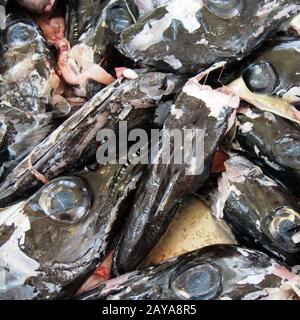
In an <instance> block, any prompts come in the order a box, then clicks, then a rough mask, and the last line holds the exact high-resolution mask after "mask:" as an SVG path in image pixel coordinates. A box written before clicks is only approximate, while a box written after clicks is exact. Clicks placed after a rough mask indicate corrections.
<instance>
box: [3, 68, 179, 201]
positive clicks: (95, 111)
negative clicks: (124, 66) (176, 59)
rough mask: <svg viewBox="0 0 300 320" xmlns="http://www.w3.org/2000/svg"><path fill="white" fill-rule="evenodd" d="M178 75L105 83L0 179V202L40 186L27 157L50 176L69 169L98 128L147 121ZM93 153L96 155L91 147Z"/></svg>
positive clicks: (176, 82)
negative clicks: (102, 88)
mask: <svg viewBox="0 0 300 320" xmlns="http://www.w3.org/2000/svg"><path fill="white" fill-rule="evenodd" d="M180 79H181V77H177V76H174V75H172V74H164V73H157V72H150V73H147V74H141V76H140V77H139V78H138V79H136V80H131V81H125V80H117V81H116V82H115V83H113V84H112V85H110V86H108V87H106V88H105V89H104V90H102V91H101V92H99V93H98V94H97V95H96V96H94V97H93V98H92V99H91V100H90V101H89V102H87V103H86V104H85V105H84V106H83V107H82V108H81V109H80V110H78V111H77V112H76V113H75V114H74V115H73V116H71V117H70V118H69V119H67V120H66V121H65V122H64V123H63V124H62V125H61V126H59V127H58V128H57V129H56V130H55V131H53V132H52V133H51V134H50V135H49V136H48V137H47V138H46V139H45V140H44V141H42V142H41V143H40V144H39V145H38V146H37V147H36V148H34V149H33V151H32V152H31V154H30V155H29V156H27V157H26V158H25V159H24V160H23V161H22V162H21V163H20V164H19V165H18V166H17V167H15V168H14V169H13V171H12V172H11V173H10V174H9V175H8V176H7V177H6V178H5V179H4V181H3V182H2V184H1V185H0V207H4V206H7V205H8V204H11V203H13V202H15V201H16V200H18V199H20V197H21V198H22V197H24V196H27V195H28V194H29V195H30V194H31V192H32V190H34V189H36V188H38V187H39V186H41V181H39V180H38V179H37V178H36V176H35V175H34V174H33V173H32V170H30V168H29V162H31V163H32V165H33V167H34V168H35V170H37V171H38V172H39V173H41V174H42V175H44V176H45V177H46V178H48V180H52V179H54V178H55V177H57V176H58V175H60V174H62V173H63V172H64V171H65V170H70V168H72V166H74V165H75V164H76V163H77V161H78V160H79V159H81V161H82V158H84V157H85V156H86V154H85V152H86V149H87V148H89V146H90V144H91V143H96V135H97V133H98V131H99V130H100V129H102V128H112V129H113V128H115V127H116V126H117V125H118V122H119V120H129V121H130V122H129V124H128V127H131V128H132V127H133V126H134V125H137V126H140V125H143V124H145V121H147V122H148V123H149V122H150V121H151V120H152V117H153V113H154V111H155V107H157V106H158V105H159V103H160V102H161V100H162V99H163V98H164V97H169V96H170V95H172V94H175V93H176V92H177V91H178V90H179V88H178V86H179V87H180V86H181V80H180ZM147 115H148V117H147ZM139 120H141V121H140V122H139ZM130 123H132V124H131V125H130ZM95 152H96V151H95ZM93 156H94V159H95V153H94V154H93Z"/></svg>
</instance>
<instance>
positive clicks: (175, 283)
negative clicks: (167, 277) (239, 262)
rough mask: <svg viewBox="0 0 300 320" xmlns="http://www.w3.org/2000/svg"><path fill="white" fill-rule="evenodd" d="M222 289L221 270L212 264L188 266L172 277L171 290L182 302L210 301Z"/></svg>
mask: <svg viewBox="0 0 300 320" xmlns="http://www.w3.org/2000/svg"><path fill="white" fill-rule="evenodd" d="M221 288H222V278H221V275H220V273H219V270H218V269H217V268H216V267H215V266H213V265H211V264H208V263H207V264H201V265H193V266H187V267H185V268H184V269H183V270H182V269H181V270H180V269H179V270H178V271H177V272H175V273H174V274H173V275H172V278H171V289H172V291H173V292H174V293H175V295H176V296H177V297H178V298H179V299H182V300H210V299H214V298H216V297H218V295H219V293H220V291H221Z"/></svg>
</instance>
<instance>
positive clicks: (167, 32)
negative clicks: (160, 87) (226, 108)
mask: <svg viewBox="0 0 300 320" xmlns="http://www.w3.org/2000/svg"><path fill="white" fill-rule="evenodd" d="M184 3H185V1H183V0H174V1H171V2H170V3H167V4H166V5H164V6H160V7H158V8H156V9H155V10H153V11H151V13H149V14H148V15H146V16H144V17H142V18H141V19H139V21H138V22H137V23H136V24H134V25H132V26H131V27H129V28H127V29H126V30H124V32H123V33H122V34H121V42H120V45H119V46H118V48H119V50H120V51H121V52H122V53H123V54H125V55H126V56H128V57H129V58H131V59H133V60H134V61H135V62H140V63H143V64H147V65H150V66H152V67H155V68H156V69H158V70H167V71H172V72H178V73H189V74H196V73H198V72H199V71H200V70H203V69H204V68H206V67H208V66H210V65H212V64H214V63H215V62H218V61H221V60H227V61H228V62H234V61H237V60H240V59H242V58H244V57H245V56H246V55H248V54H249V53H250V52H252V51H253V50H254V49H255V48H257V47H258V46H259V45H260V44H261V43H262V42H263V41H264V40H265V39H266V38H267V37H269V36H270V35H272V34H274V33H275V32H276V31H277V30H278V28H279V26H280V25H281V24H282V23H283V22H284V21H287V20H288V18H289V17H291V15H293V14H296V13H297V12H299V10H300V6H299V5H298V4H294V3H293V2H292V1H290V0H280V1H274V0H266V1H264V0H255V1H251V2H249V1H244V2H243V3H244V6H245V8H244V10H243V11H242V12H241V14H240V15H238V16H235V17H234V18H231V19H223V18H220V17H217V16H216V15H214V14H213V13H211V12H210V11H209V10H208V9H207V8H206V7H205V6H204V5H203V1H200V0H192V1H190V2H189V11H188V12H186V13H185V14H182V10H181V8H182V5H184ZM237 30H238V32H237ZM166 52H167V53H168V54H166Z"/></svg>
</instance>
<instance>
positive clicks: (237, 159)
mask: <svg viewBox="0 0 300 320" xmlns="http://www.w3.org/2000/svg"><path fill="white" fill-rule="evenodd" d="M225 168H226V171H225V172H224V173H223V174H222V177H221V178H220V179H219V182H218V188H217V190H215V191H213V192H212V194H211V203H212V210H213V213H214V215H215V216H216V217H217V218H218V219H220V220H221V221H223V222H225V223H226V225H227V226H229V228H230V230H231V232H232V233H233V235H234V236H235V238H236V239H237V240H238V241H239V243H241V244H244V245H247V246H250V247H254V248H259V249H260V250H264V251H265V252H267V253H268V254H270V255H272V256H274V257H276V258H278V259H281V260H282V261H284V262H285V263H287V264H290V265H295V264H299V261H300V255H299V252H300V202H299V199H298V198H297V197H295V196H294V195H293V194H291V193H289V192H288V191H287V190H286V189H285V188H284V187H283V186H282V185H281V184H279V183H277V182H276V181H275V180H273V179H271V178H269V177H268V176H266V175H265V174H264V173H263V172H262V170H261V169H260V168H259V167H258V166H256V165H254V164H253V163H252V162H250V161H249V160H247V159H246V158H244V157H242V156H239V155H231V157H230V159H229V160H228V161H226V162H225Z"/></svg>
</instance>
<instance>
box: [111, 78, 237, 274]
mask: <svg viewBox="0 0 300 320" xmlns="http://www.w3.org/2000/svg"><path fill="white" fill-rule="evenodd" d="M202 90H203V91H202ZM202 92H204V93H205V88H203V87H202V86H201V85H199V83H198V82H197V80H196V79H191V80H190V81H188V82H187V84H186V85H185V86H184V88H183V90H182V92H181V93H180V95H179V96H178V98H177V100H176V101H175V105H174V106H173V108H172V110H171V113H170V115H169V117H168V118H167V120H166V122H165V125H164V130H166V132H170V131H171V130H173V129H176V130H179V132H181V133H182V136H184V131H185V130H186V129H192V130H194V131H193V132H196V131H197V129H198V130H203V132H202V133H203V136H204V143H203V144H204V146H203V150H202V149H201V150H200V152H201V154H202V155H203V167H201V168H198V171H196V170H195V168H193V167H194V165H195V164H194V163H193V159H194V157H196V158H197V159H198V161H201V160H200V159H199V158H200V157H198V156H195V155H196V154H197V150H196V143H195V144H194V145H193V147H192V148H191V149H190V150H188V152H187V155H186V156H185V157H184V159H185V160H184V161H183V163H182V164H175V163H174V157H175V153H176V151H177V152H178V150H177V149H176V148H178V145H175V144H174V142H171V152H170V155H171V161H170V163H169V164H163V163H162V161H161V158H160V160H159V162H158V164H153V165H151V166H149V168H148V169H147V171H146V174H145V176H144V177H143V179H142V183H141V186H140V188H139V190H138V191H137V194H136V198H135V200H134V204H133V208H132V211H131V213H130V216H129V219H128V221H127V223H126V225H125V227H124V231H123V234H122V237H121V238H120V241H119V243H118V245H117V248H116V250H115V252H114V258H113V272H114V274H117V275H119V274H123V273H125V272H129V271H132V270H134V269H135V268H136V267H137V266H138V265H139V264H140V263H141V262H142V260H143V259H144V258H145V257H146V256H147V255H148V254H149V253H150V251H151V250H152V249H153V248H154V246H155V245H156V243H157V242H158V241H159V239H160V238H161V237H162V235H163V234H164V233H165V231H166V230H167V228H168V226H169V224H170V222H171V221H172V219H173V218H174V216H175V213H176V210H175V209H176V206H178V205H179V204H180V202H181V201H182V200H183V199H184V197H185V196H187V195H188V194H190V193H192V192H196V191H197V190H198V189H199V188H200V187H202V186H203V184H204V182H205V181H206V179H207V178H208V177H209V175H210V169H211V163H212V159H213V157H214V154H215V152H216V150H217V148H218V146H219V145H220V143H221V142H222V140H223V138H224V136H225V133H226V131H227V130H228V129H229V128H230V120H229V119H230V118H231V116H234V112H235V108H237V107H238V105H239V99H238V98H237V99H236V97H232V96H227V95H226V94H221V93H220V96H218V94H219V93H217V92H216V93H214V91H213V90H212V89H211V90H209V92H208V94H207V96H206V100H205V94H204V95H203V96H201V93H202ZM197 94H199V95H197ZM214 95H216V96H214ZM217 96H218V97H217ZM210 99H213V100H218V99H219V101H218V102H217V105H215V106H211V105H210ZM231 99H232V100H231ZM230 100H231V101H230ZM186 139H187V140H188V141H193V140H194V139H195V137H194V136H192V135H191V136H189V137H187V138H186ZM187 140H186V141H187ZM194 141H195V140H194ZM159 152H163V151H162V149H160V151H159ZM159 152H158V154H159Z"/></svg>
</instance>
